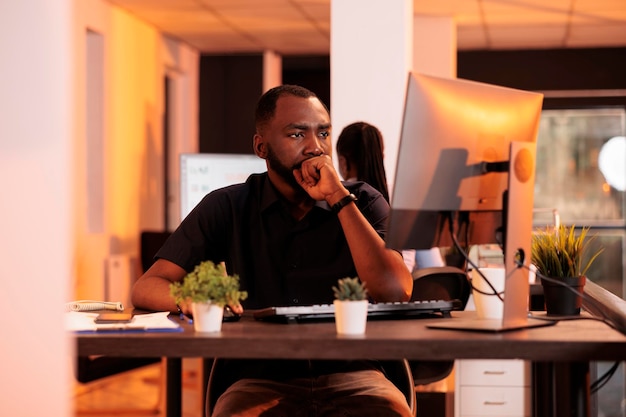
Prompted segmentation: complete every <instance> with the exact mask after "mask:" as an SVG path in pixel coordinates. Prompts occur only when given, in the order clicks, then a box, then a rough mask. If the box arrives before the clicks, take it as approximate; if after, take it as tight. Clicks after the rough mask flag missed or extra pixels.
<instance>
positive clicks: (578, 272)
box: [531, 225, 603, 316]
mask: <svg viewBox="0 0 626 417" xmlns="http://www.w3.org/2000/svg"><path fill="white" fill-rule="evenodd" d="M588 233H589V228H588V227H583V228H582V229H581V230H580V231H579V232H578V233H576V227H575V226H574V225H572V226H570V227H568V226H564V225H559V226H557V227H556V228H554V227H546V228H545V229H539V230H537V231H536V232H535V233H534V234H533V237H532V244H531V257H532V263H533V264H534V265H535V267H536V268H537V272H538V274H537V275H538V276H539V277H540V279H541V284H542V286H543V292H544V299H545V306H546V312H547V314H548V315H551V316H570V315H577V314H580V307H581V306H582V295H581V294H582V292H583V291H584V286H585V282H586V279H587V277H586V273H587V271H588V270H589V267H590V266H591V265H592V264H593V262H594V261H595V260H596V259H597V257H598V256H599V255H600V253H601V252H602V250H603V248H600V249H598V250H596V251H595V252H593V253H589V252H590V250H591V248H590V244H591V242H592V241H593V240H594V238H595V236H589V235H588ZM567 287H570V288H567ZM578 293H580V294H578Z"/></svg>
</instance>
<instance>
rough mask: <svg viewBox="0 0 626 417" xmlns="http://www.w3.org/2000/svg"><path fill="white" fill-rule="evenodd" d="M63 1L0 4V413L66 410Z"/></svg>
mask: <svg viewBox="0 0 626 417" xmlns="http://www.w3.org/2000/svg"><path fill="white" fill-rule="evenodd" d="M71 16H72V0H57V1H54V2H50V1H49V0H21V1H12V2H8V1H3V2H0V60H1V61H0V91H2V93H1V94H0V190H2V196H1V197H0V297H1V298H2V300H1V302H0V329H2V332H3V335H2V343H0V392H1V393H2V400H1V401H0V416H59V417H63V416H69V415H71V412H70V409H71V405H70V404H69V398H70V395H69V392H70V387H71V385H70V384H69V381H70V369H69V367H68V361H67V359H68V357H69V354H70V353H71V344H70V340H69V338H68V337H67V335H66V333H65V331H64V325H63V304H64V302H65V301H66V300H67V296H68V293H69V291H68V282H69V279H68V278H69V277H70V275H71V274H72V255H73V233H72V218H73V216H74V208H73V205H72V200H73V195H72V193H73V191H72V182H71V168H72V157H73V155H72V152H73V149H72V129H73V113H72V106H71V101H72V81H73V73H72V71H73V60H74V55H73V49H72V38H71V33H70V28H71V27H72V22H71Z"/></svg>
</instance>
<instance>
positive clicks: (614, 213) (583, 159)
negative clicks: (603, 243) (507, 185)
mask: <svg viewBox="0 0 626 417" xmlns="http://www.w3.org/2000/svg"><path fill="white" fill-rule="evenodd" d="M625 126H626V111H625V110H624V109H623V108H620V109H571V110H544V111H543V112H542V117H541V123H540V127H539V134H538V137H537V176H536V181H535V202H534V206H535V208H536V209H537V211H538V212H543V213H546V210H547V212H548V213H549V212H550V210H552V209H556V210H558V212H559V214H560V217H561V222H562V223H565V224H576V225H586V226H594V225H605V226H606V225H608V226H611V225H612V226H620V225H624V224H625V222H624V219H625V217H626V215H625V212H626V210H625V208H626V203H625V195H626V193H625V192H624V191H623V190H618V189H616V188H615V186H611V185H610V181H607V178H606V177H605V175H603V173H602V172H601V170H600V167H599V163H598V157H599V155H600V152H601V150H602V148H603V146H604V145H605V144H606V143H607V142H608V141H609V140H610V139H611V138H614V137H624V136H626V133H625ZM623 140H626V139H623ZM622 149H623V148H622ZM622 152H623V151H622ZM615 160H617V161H621V166H616V167H615V168H616V169H617V172H618V174H617V175H618V176H619V179H620V180H621V181H622V182H626V179H625V178H624V176H625V175H626V174H625V173H624V168H623V167H624V164H625V162H624V161H626V154H623V155H621V156H619V155H618V156H615ZM620 169H621V171H620ZM539 217H540V216H536V217H535V222H536V223H539V224H544V220H545V219H546V216H545V215H544V216H543V217H541V220H540V219H539ZM548 220H549V218H548Z"/></svg>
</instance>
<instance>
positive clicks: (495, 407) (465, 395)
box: [454, 360, 531, 417]
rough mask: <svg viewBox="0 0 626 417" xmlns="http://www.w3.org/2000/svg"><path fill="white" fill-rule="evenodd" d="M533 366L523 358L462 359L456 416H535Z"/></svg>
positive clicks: (455, 409)
mask: <svg viewBox="0 0 626 417" xmlns="http://www.w3.org/2000/svg"><path fill="white" fill-rule="evenodd" d="M530 395H531V391H530V365H529V363H526V362H524V361H521V360H459V361H457V363H456V394H455V396H454V397H455V407H454V415H455V417H487V416H498V417H528V416H530V415H531V398H530Z"/></svg>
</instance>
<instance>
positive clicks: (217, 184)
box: [180, 153, 266, 219]
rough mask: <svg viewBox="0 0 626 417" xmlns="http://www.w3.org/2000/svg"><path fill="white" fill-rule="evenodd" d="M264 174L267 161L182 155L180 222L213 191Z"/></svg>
mask: <svg viewBox="0 0 626 417" xmlns="http://www.w3.org/2000/svg"><path fill="white" fill-rule="evenodd" d="M265 171H266V167H265V160H264V159H261V158H259V157H258V156H256V155H249V154H218V153H194V154H181V156H180V182H181V184H180V190H181V198H180V202H181V209H180V213H181V219H184V218H185V217H186V216H187V215H188V214H189V212H190V211H191V210H192V209H193V208H194V207H195V206H196V205H197V204H198V203H199V202H200V200H202V198H203V197H204V196H205V195H207V194H208V193H210V192H211V191H213V190H217V189H218V188H222V187H226V186H228V185H233V184H239V183H242V182H245V181H246V179H247V178H248V176H250V174H253V173H260V172H265Z"/></svg>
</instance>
